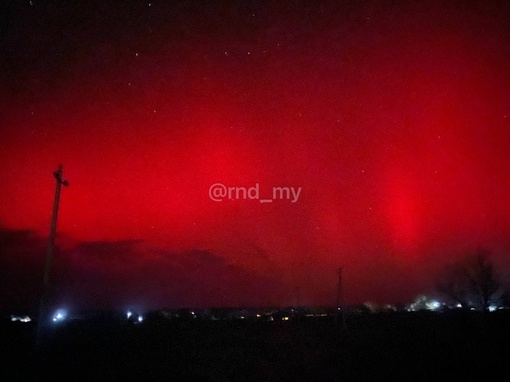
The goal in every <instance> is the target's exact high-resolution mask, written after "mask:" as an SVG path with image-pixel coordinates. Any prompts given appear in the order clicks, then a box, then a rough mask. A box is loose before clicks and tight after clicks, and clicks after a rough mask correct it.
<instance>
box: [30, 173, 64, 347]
mask: <svg viewBox="0 0 510 382" xmlns="http://www.w3.org/2000/svg"><path fill="white" fill-rule="evenodd" d="M63 175H64V168H63V166H62V165H61V164H60V165H59V166H58V169H57V171H55V172H54V173H53V177H54V178H55V197H54V199H53V213H52V215H51V225H50V237H49V240H48V249H47V252H46V263H45V266H44V277H43V288H44V290H43V295H42V298H41V302H40V306H39V319H38V322H37V337H38V341H39V340H40V335H41V334H42V333H41V331H42V330H43V327H44V326H45V325H46V324H47V323H48V318H49V317H48V312H47V310H48V306H47V303H48V299H49V294H50V268H51V263H52V261H53V252H54V250H55V237H56V234H57V219H58V207H59V203H60V190H61V188H62V186H65V187H67V186H69V182H68V181H67V180H64V179H63Z"/></svg>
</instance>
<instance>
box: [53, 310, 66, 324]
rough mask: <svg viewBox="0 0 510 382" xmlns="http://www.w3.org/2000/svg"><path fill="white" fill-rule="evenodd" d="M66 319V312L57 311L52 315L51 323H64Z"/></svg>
mask: <svg viewBox="0 0 510 382" xmlns="http://www.w3.org/2000/svg"><path fill="white" fill-rule="evenodd" d="M66 317H67V312H66V311H65V310H64V309H58V310H57V311H56V312H55V314H54V315H53V318H52V320H53V322H60V321H64V320H65V319H66Z"/></svg>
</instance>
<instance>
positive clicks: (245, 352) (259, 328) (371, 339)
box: [1, 311, 510, 381]
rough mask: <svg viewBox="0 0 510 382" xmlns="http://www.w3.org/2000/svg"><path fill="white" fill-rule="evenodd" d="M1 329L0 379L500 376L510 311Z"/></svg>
mask: <svg viewBox="0 0 510 382" xmlns="http://www.w3.org/2000/svg"><path fill="white" fill-rule="evenodd" d="M346 324H347V325H346V328H345V329H344V328H342V326H341V325H340V324H338V322H337V321H336V320H335V318H334V317H313V318H312V317H300V318H294V320H289V321H274V322H260V321H256V320H225V321H209V320H200V319H195V320H189V321H185V320H181V321H179V320H172V321H164V320H150V319H148V320H146V321H145V322H143V323H142V324H139V325H134V324H131V323H128V322H123V321H114V320H107V319H101V320H89V321H84V320H80V321H68V322H63V323H61V324H60V325H58V326H56V327H55V328H54V330H53V333H52V334H51V339H50V341H49V342H48V343H47V344H46V346H45V347H44V348H43V349H41V351H39V352H37V351H35V350H34V348H33V340H34V332H35V325H33V323H25V324H24V323H18V322H12V323H11V322H8V321H5V322H3V323H2V326H1V336H2V337H1V338H2V342H1V346H2V349H1V350H2V358H3V360H4V362H5V365H4V366H3V368H2V376H1V380H2V381H29V380H41V381H42V380H45V381H64V380H65V381H69V380H74V381H76V380H83V381H169V380H174V381H180V380H182V381H195V380H198V381H200V380H201V381H255V380H256V381H360V380H377V381H380V380H391V381H394V380H404V381H406V380H409V381H416V380H427V381H437V380H450V381H458V380H475V379H477V380H491V379H494V378H495V379H496V380H508V378H509V375H510V374H509V373H510V346H509V345H510V312H509V311H497V312H493V313H489V314H487V315H485V316H483V315H481V314H478V313H475V312H460V311H449V312H443V313H432V312H414V313H410V312H402V313H387V314H386V313H385V314H367V315H358V316H351V317H348V318H347V321H346Z"/></svg>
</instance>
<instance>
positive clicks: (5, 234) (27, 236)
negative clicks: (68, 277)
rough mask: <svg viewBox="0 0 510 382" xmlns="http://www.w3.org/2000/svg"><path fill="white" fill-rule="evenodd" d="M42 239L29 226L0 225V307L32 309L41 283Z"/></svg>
mask: <svg viewBox="0 0 510 382" xmlns="http://www.w3.org/2000/svg"><path fill="white" fill-rule="evenodd" d="M45 251H46V241H45V240H43V239H42V238H41V237H39V236H37V234H36V233H35V232H34V231H31V230H17V229H8V228H5V227H0V269H1V277H0V309H1V310H2V311H6V310H23V311H26V310H30V311H32V310H34V309H36V307H37V304H38V301H39V298H40V294H39V291H40V290H41V286H42V279H43V267H44V258H45V253H46V252H45Z"/></svg>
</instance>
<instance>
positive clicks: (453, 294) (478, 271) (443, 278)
mask: <svg viewBox="0 0 510 382" xmlns="http://www.w3.org/2000/svg"><path fill="white" fill-rule="evenodd" d="M489 257H490V252H489V251H487V250H486V249H478V250H477V251H476V252H475V253H474V254H473V255H469V256H467V257H465V258H464V259H462V260H460V261H458V262H456V263H454V264H452V265H450V266H448V267H446V268H445V269H444V270H443V272H441V273H440V274H439V276H438V279H437V282H436V288H437V290H438V291H439V292H441V293H443V294H444V295H446V296H447V297H449V298H450V299H452V300H453V301H455V302H456V303H458V304H461V306H462V307H469V308H475V309H477V310H481V311H486V310H488V309H489V305H490V304H491V303H492V302H495V301H496V300H497V299H498V297H500V296H499V295H500V294H501V288H500V287H501V283H500V281H499V279H498V277H497V275H496V272H495V270H494V265H493V264H492V262H491V261H490V259H489Z"/></svg>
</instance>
